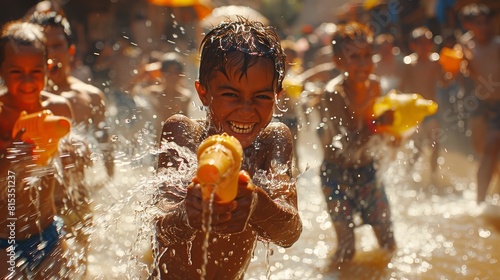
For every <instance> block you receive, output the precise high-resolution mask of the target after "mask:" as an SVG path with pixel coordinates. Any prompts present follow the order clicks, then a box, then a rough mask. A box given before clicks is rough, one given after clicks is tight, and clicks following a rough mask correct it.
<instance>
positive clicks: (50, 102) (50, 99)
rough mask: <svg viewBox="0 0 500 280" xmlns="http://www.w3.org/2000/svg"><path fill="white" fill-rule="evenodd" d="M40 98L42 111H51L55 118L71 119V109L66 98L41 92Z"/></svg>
mask: <svg viewBox="0 0 500 280" xmlns="http://www.w3.org/2000/svg"><path fill="white" fill-rule="evenodd" d="M40 96H41V98H42V107H43V108H44V109H49V110H51V111H52V113H54V115H56V116H62V117H67V118H70V119H73V109H72V108H71V104H70V103H69V101H68V100H67V99H66V98H64V97H62V96H59V95H57V94H53V93H50V92H48V91H42V92H41V93H40Z"/></svg>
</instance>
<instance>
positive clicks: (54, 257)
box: [0, 22, 73, 279]
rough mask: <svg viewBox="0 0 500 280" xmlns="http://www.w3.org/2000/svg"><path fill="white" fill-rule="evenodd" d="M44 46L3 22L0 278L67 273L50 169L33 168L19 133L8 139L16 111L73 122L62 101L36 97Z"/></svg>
mask: <svg viewBox="0 0 500 280" xmlns="http://www.w3.org/2000/svg"><path fill="white" fill-rule="evenodd" d="M44 44H45V36H44V34H43V32H42V30H40V28H39V26H37V25H33V24H30V23H21V22H10V23H8V24H7V25H5V27H4V29H3V31H2V37H1V39H0V65H1V68H0V74H1V77H2V79H3V81H4V84H5V90H4V91H3V92H2V93H0V115H1V116H0V139H1V142H0V181H1V182H2V188H1V189H0V190H1V193H0V217H1V218H0V263H2V265H0V278H2V279H7V276H8V275H9V276H11V277H13V279H20V278H23V279H24V278H30V277H33V276H35V277H38V278H40V279H50V278H52V277H54V278H61V277H64V273H65V271H66V270H67V267H66V265H67V263H68V260H67V253H66V243H65V241H64V239H63V238H62V233H61V225H60V223H59V222H58V221H57V219H56V210H55V201H54V200H55V198H54V191H55V177H54V174H53V172H54V168H53V166H52V164H50V161H49V164H46V165H44V166H37V164H36V163H35V161H34V159H33V157H32V156H31V153H32V150H33V148H34V147H33V145H32V144H30V143H27V142H22V141H21V135H22V133H23V132H22V130H21V132H20V133H18V134H17V135H16V136H15V137H12V132H13V127H14V123H15V122H16V120H17V119H18V117H19V115H20V114H21V112H22V111H26V112H27V113H28V114H30V113H35V112H40V111H42V110H45V109H48V110H51V111H52V113H53V114H54V115H56V116H63V117H67V118H69V119H72V117H73V114H72V111H71V107H70V105H69V103H68V101H67V100H66V99H64V98H62V97H59V96H57V95H53V94H49V93H46V92H42V91H43V89H44V87H45V79H46V76H45V71H46V62H47V56H46V51H45V45H44ZM11 187H12V188H11ZM12 194H14V196H12ZM7 198H9V200H8V199H7ZM11 199H12V200H11ZM13 253H15V255H14V254H13ZM30 279H31V278H30Z"/></svg>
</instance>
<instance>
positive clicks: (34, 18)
mask: <svg viewBox="0 0 500 280" xmlns="http://www.w3.org/2000/svg"><path fill="white" fill-rule="evenodd" d="M29 21H30V22H32V23H36V24H39V25H41V26H42V27H44V28H45V27H61V28H62V29H63V31H64V37H65V39H66V41H67V42H68V47H69V46H71V45H72V44H73V41H74V40H73V33H72V32H71V26H70V24H69V21H68V19H67V18H66V17H65V16H64V15H62V14H60V13H58V12H55V11H49V12H37V11H35V12H34V13H33V14H32V15H31V17H30V18H29Z"/></svg>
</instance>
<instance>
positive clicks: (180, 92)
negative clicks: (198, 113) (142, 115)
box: [137, 52, 192, 139]
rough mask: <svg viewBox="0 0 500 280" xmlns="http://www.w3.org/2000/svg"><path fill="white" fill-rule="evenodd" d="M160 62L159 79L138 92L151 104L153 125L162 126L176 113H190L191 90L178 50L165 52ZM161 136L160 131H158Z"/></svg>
mask: <svg viewBox="0 0 500 280" xmlns="http://www.w3.org/2000/svg"><path fill="white" fill-rule="evenodd" d="M154 63H155V64H158V66H159V69H158V70H156V71H158V72H159V73H158V75H159V80H158V81H157V83H155V84H153V85H149V86H147V87H145V88H140V89H139V90H137V91H138V94H141V95H142V96H143V97H145V98H146V100H147V102H148V104H149V105H150V106H151V109H152V112H151V113H152V114H154V115H155V116H153V118H150V121H152V127H153V128H154V129H158V128H161V127H162V126H163V124H164V123H165V121H166V120H167V119H168V118H169V117H170V116H172V115H174V114H179V113H180V114H184V115H186V116H187V115H188V111H189V104H190V102H191V95H192V94H191V91H190V90H189V89H188V88H186V85H185V71H184V62H183V60H182V57H181V56H180V55H179V54H178V53H176V52H169V53H165V54H163V55H162V56H161V57H160V61H158V62H154ZM156 135H157V138H158V139H159V138H160V135H159V133H156Z"/></svg>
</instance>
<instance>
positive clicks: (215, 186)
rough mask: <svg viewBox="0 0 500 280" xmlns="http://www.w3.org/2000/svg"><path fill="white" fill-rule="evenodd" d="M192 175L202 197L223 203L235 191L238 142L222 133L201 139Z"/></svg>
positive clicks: (238, 157) (229, 198) (238, 152)
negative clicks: (194, 170)
mask: <svg viewBox="0 0 500 280" xmlns="http://www.w3.org/2000/svg"><path fill="white" fill-rule="evenodd" d="M197 157H198V170H197V172H196V177H197V178H198V181H199V182H200V184H201V186H202V194H203V199H205V200H209V199H210V198H211V196H212V193H214V192H215V194H214V200H215V201H217V202H220V203H227V202H230V201H232V200H234V198H235V197H236V195H237V194H238V177H239V172H240V169H241V161H242V159H243V148H242V147H241V144H240V142H239V141H238V140H237V139H236V138H234V137H233V136H229V135H227V134H226V133H223V134H221V135H213V136H210V137H208V138H207V139H205V141H203V142H202V143H201V145H200V147H199V148H198V152H197Z"/></svg>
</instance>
